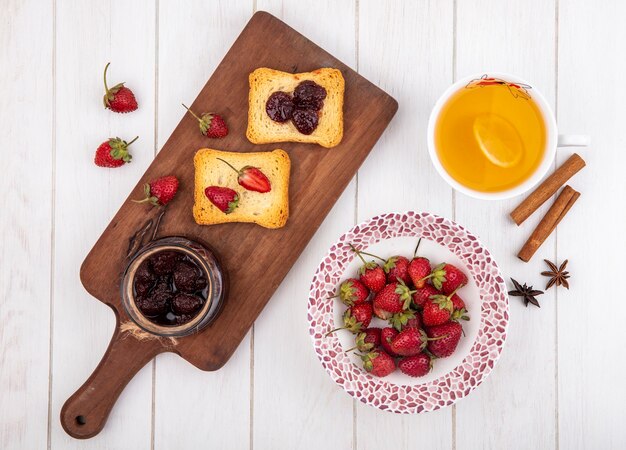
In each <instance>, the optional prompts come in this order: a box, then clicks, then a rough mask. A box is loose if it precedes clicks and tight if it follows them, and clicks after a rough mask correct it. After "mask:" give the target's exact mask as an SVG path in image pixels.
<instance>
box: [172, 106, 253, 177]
mask: <svg viewBox="0 0 626 450" xmlns="http://www.w3.org/2000/svg"><path fill="white" fill-rule="evenodd" d="M183 106H185V105H183ZM217 159H218V160H220V161H222V162H223V163H226V165H227V166H228V167H230V168H231V169H233V170H234V171H235V172H237V173H238V174H241V170H237V169H236V168H235V167H234V166H233V165H232V164H231V163H229V162H228V161H225V160H223V159H222V158H217Z"/></svg>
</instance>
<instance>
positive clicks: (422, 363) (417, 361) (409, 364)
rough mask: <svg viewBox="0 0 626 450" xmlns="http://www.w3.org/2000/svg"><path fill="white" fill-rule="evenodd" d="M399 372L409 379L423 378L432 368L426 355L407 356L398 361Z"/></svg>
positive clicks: (430, 361)
mask: <svg viewBox="0 0 626 450" xmlns="http://www.w3.org/2000/svg"><path fill="white" fill-rule="evenodd" d="M398 368H399V369H400V371H401V372H402V373H404V374H406V375H408V376H410V377H423V376H424V375H426V374H427V373H428V372H430V370H431V369H432V368H433V364H432V360H431V359H430V356H428V355H427V354H426V353H424V352H422V353H418V354H417V355H413V356H407V357H406V358H402V359H401V360H400V361H398Z"/></svg>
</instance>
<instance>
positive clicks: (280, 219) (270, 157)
mask: <svg viewBox="0 0 626 450" xmlns="http://www.w3.org/2000/svg"><path fill="white" fill-rule="evenodd" d="M217 158H222V159H223V160H225V161H228V162H229V163H230V164H232V165H233V166H234V167H236V168H237V169H240V168H242V167H244V166H254V167H257V168H259V169H260V170H261V172H263V173H264V174H265V176H266V177H267V178H268V179H269V181H270V185H271V187H272V189H271V190H270V191H269V192H266V193H260V192H254V191H248V190H247V189H245V188H243V187H242V186H240V185H239V183H238V182H237V173H236V172H235V171H234V170H233V169H231V168H230V167H228V166H227V165H226V164H225V163H224V162H222V161H220V160H218V159H217ZM193 164H194V167H195V171H196V173H195V188H194V205H193V217H194V219H195V220H196V222H197V223H198V224H200V225H212V224H217V223H226V222H252V223H256V224H258V225H261V226H262V227H265V228H281V227H283V226H284V225H285V223H287V219H288V218H289V173H290V169H291V161H290V159H289V155H287V153H286V152H285V151H283V150H280V149H276V150H274V151H271V152H258V153H239V152H223V151H220V150H212V149H210V148H203V149H200V150H198V151H197V152H196V155H195V156H194V158H193ZM208 186H222V187H228V188H231V189H234V190H235V191H236V192H237V194H239V206H238V207H237V208H235V210H234V211H233V212H231V213H230V214H226V213H224V212H222V211H221V210H220V209H219V208H217V207H216V206H215V205H214V204H213V203H211V202H210V201H209V199H208V198H207V197H206V195H204V190H205V189H206V188H207V187H208Z"/></svg>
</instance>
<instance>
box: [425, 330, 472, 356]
mask: <svg viewBox="0 0 626 450" xmlns="http://www.w3.org/2000/svg"><path fill="white" fill-rule="evenodd" d="M462 333H463V328H462V327H461V324H460V323H458V322H448V323H444V324H443V325H437V326H434V327H426V334H427V335H428V337H429V338H430V339H431V340H429V341H428V351H429V352H430V353H432V354H433V355H435V356H436V357H437V358H445V357H446V356H450V355H451V354H452V353H454V350H456V347H457V346H458V345H459V341H460V340H461V334H462Z"/></svg>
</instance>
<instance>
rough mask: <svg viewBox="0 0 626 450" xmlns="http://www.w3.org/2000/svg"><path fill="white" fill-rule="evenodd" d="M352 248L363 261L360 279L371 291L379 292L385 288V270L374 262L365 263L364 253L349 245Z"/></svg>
mask: <svg viewBox="0 0 626 450" xmlns="http://www.w3.org/2000/svg"><path fill="white" fill-rule="evenodd" d="M349 245H350V248H351V249H352V251H353V252H354V253H356V254H357V256H358V257H359V258H360V259H361V261H363V265H362V266H361V267H360V268H359V279H360V280H361V283H363V284H364V285H365V286H366V287H367V288H368V289H369V290H370V291H372V292H379V291H380V290H381V289H382V288H384V287H385V283H386V281H387V278H386V277H385V272H384V271H383V269H382V268H381V267H380V266H379V265H378V264H376V263H375V262H374V261H369V262H367V261H365V259H364V258H363V255H362V254H361V253H362V252H361V251H360V250H358V249H357V248H356V247H355V246H354V245H352V244H349Z"/></svg>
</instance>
